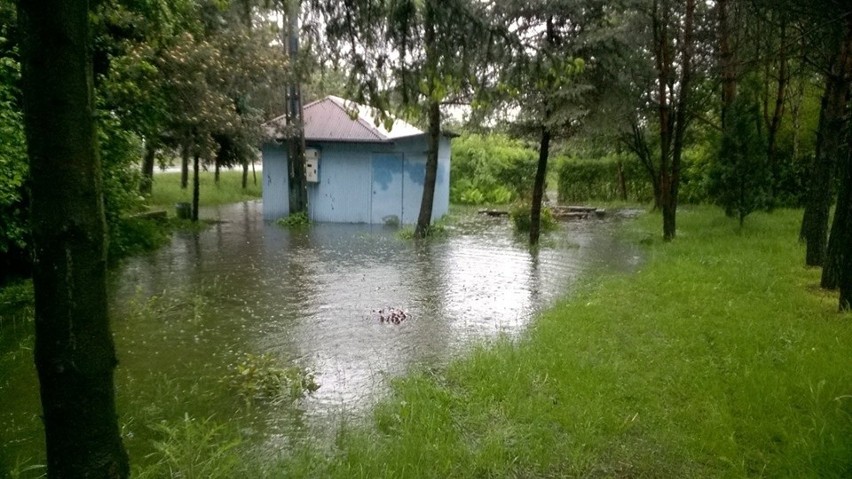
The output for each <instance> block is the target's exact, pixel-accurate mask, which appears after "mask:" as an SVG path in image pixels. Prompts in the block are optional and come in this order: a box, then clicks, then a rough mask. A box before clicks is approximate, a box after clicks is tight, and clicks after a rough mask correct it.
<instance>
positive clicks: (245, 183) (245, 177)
mask: <svg viewBox="0 0 852 479" xmlns="http://www.w3.org/2000/svg"><path fill="white" fill-rule="evenodd" d="M248 168H249V162H248V160H247V159H245V158H243V182H242V186H243V189H246V188H247V187H248Z"/></svg>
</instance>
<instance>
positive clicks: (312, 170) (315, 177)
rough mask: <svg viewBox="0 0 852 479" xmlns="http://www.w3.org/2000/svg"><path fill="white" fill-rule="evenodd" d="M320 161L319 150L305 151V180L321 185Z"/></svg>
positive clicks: (309, 149)
mask: <svg viewBox="0 0 852 479" xmlns="http://www.w3.org/2000/svg"><path fill="white" fill-rule="evenodd" d="M319 159H320V152H319V150H318V149H316V148H307V149H305V179H306V180H307V181H308V183H319Z"/></svg>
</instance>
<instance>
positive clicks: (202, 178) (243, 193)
mask: <svg viewBox="0 0 852 479" xmlns="http://www.w3.org/2000/svg"><path fill="white" fill-rule="evenodd" d="M242 177H243V172H242V170H239V169H236V170H222V172H221V173H220V175H219V185H216V184H215V183H214V182H213V172H212V171H202V172H201V174H200V175H199V184H200V196H199V203H200V204H201V206H215V205H222V204H226V203H237V202H240V201H246V200H254V199H258V198H260V194H261V189H260V185H261V183H260V182H261V180H262V175H261V174H260V173H258V178H257V179H258V183H257V184H256V185H255V184H254V181H253V178H252V174H251V171H249V177H248V187H247V188H246V189H245V190H243V189H242ZM181 202H186V203H191V202H192V173H191V172H190V175H189V187H188V188H187V189H185V190H183V189H181V187H180V173H155V174H154V185H153V188H152V192H151V197H150V199H149V203H150V204H151V206H154V207H158V208H163V209H165V210H167V211H170V212H173V210H174V207H175V203H181Z"/></svg>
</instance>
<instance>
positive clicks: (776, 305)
mask: <svg viewBox="0 0 852 479" xmlns="http://www.w3.org/2000/svg"><path fill="white" fill-rule="evenodd" d="M800 217H801V214H800V212H799V211H776V212H774V213H772V214H754V215H752V216H749V218H747V220H746V224H745V227H744V228H743V229H742V230H740V229H739V228H738V226H737V223H736V221H735V220H730V219H727V218H725V217H724V215H723V214H722V213H721V212H720V211H718V210H717V209H713V208H681V210H680V211H679V214H678V222H679V223H678V225H679V230H678V238H677V239H676V240H675V241H674V242H672V243H670V244H666V243H663V242H662V241H660V240H658V239H657V238H659V237H660V235H661V227H660V224H661V220H660V217H659V216H656V215H646V216H645V217H643V218H641V219H639V220H637V221H636V223H634V224H633V225H632V226H631V230H630V231H629V232H627V233H626V236H628V238H629V239H630V240H631V241H642V242H643V243H646V244H647V243H649V244H648V246H647V262H646V263H645V265H644V266H643V267H642V268H641V271H639V272H638V273H636V274H632V275H617V276H609V277H604V278H599V279H598V280H595V281H594V282H592V283H591V284H589V285H587V286H586V287H585V288H584V290H583V291H582V292H581V293H579V294H575V295H574V296H572V297H571V298H570V299H568V300H566V301H564V302H562V303H561V304H559V305H557V306H556V307H554V308H553V309H552V310H550V311H549V312H547V313H545V314H543V315H542V316H541V317H539V318H538V319H537V322H536V323H535V325H534V326H533V327H532V329H531V330H530V331H529V333H528V334H527V335H525V337H523V338H522V339H520V340H516V341H510V340H502V341H497V342H495V343H493V344H490V345H485V346H482V347H481V348H478V349H476V350H474V351H472V352H471V353H470V354H469V355H467V356H466V357H464V358H462V359H460V360H457V361H455V362H453V363H452V364H451V365H450V366H449V367H448V368H447V369H446V370H444V371H441V372H438V373H427V372H421V373H415V374H413V375H411V376H409V377H406V378H403V379H400V380H397V381H396V382H395V384H394V393H393V395H392V396H391V397H390V398H388V399H387V400H385V401H384V402H382V403H381V404H380V405H379V406H378V407H377V408H376V411H375V415H374V420H373V421H371V422H370V423H369V424H367V425H350V426H347V427H345V428H344V429H343V431H341V433H340V435H339V437H338V441H337V444H336V446H335V447H334V449H333V450H332V451H323V452H318V451H312V450H300V451H295V454H294V457H293V458H292V459H290V460H287V461H285V462H282V463H281V464H279V465H278V467H280V469H281V470H279V471H274V472H271V473H270V474H271V475H272V476H273V477H277V476H276V474H286V475H287V476H290V477H300V476H301V477H341V478H343V477H346V478H348V477H365V478H367V477H368V478H373V477H394V478H401V477H405V478H409V477H436V478H445V477H524V478H526V477H672V478H675V477H677V478H681V477H751V476H762V477H797V478H798V477H852V316H850V315H848V314H845V315H844V314H839V313H837V312H836V310H837V297H836V295H835V294H827V293H824V292H822V291H821V290H819V288H818V287H817V285H818V283H819V271H818V270H816V269H806V268H805V267H804V266H803V256H804V251H803V248H802V247H801V246H800V245H799V244H798V243H797V242H796V238H797V232H798V226H799V220H800Z"/></svg>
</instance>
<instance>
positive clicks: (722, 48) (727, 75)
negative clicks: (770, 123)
mask: <svg viewBox="0 0 852 479" xmlns="http://www.w3.org/2000/svg"><path fill="white" fill-rule="evenodd" d="M729 7H730V0H718V1H717V2H716V9H717V10H716V12H717V14H718V22H719V27H718V28H719V32H718V34H719V70H720V71H721V74H722V115H721V116H722V132H723V134H724V132H725V131H726V130H725V125H726V124H727V123H728V122H727V118H728V112H730V111H731V106H732V105H733V104H734V100H735V99H736V97H737V69H736V63H735V59H734V52H733V50H732V49H731V24H730V20H729V13H730V12H729Z"/></svg>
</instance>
